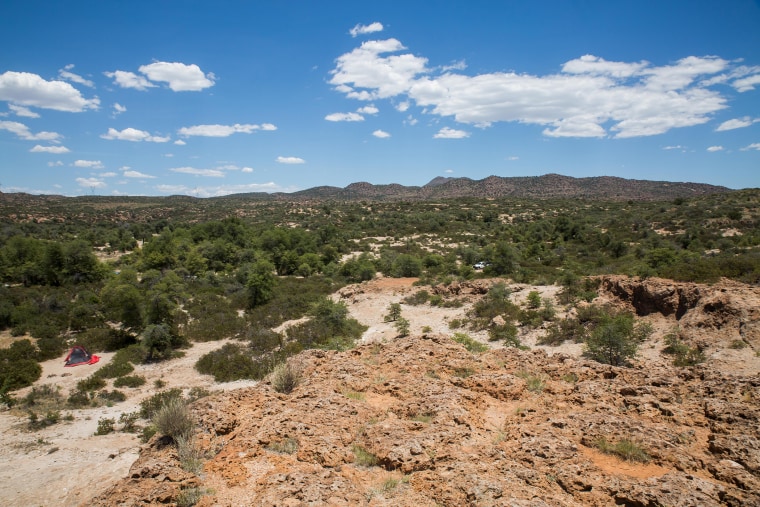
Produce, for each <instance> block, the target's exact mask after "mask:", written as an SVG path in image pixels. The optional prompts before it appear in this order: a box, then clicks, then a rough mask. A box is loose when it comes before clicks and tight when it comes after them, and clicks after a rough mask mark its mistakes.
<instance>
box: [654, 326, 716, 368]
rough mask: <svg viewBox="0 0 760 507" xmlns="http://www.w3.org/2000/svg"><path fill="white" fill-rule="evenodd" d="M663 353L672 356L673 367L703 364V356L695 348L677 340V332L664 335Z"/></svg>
mask: <svg viewBox="0 0 760 507" xmlns="http://www.w3.org/2000/svg"><path fill="white" fill-rule="evenodd" d="M663 352H664V353H666V354H671V355H672V356H673V365H674V366H694V365H697V364H699V363H703V362H705V359H706V358H705V354H704V353H703V352H702V351H701V350H699V349H698V348H696V347H689V346H688V345H687V344H686V343H684V342H682V341H681V340H680V339H679V338H678V331H677V330H676V331H674V332H671V333H668V334H666V335H665V348H664V349H663Z"/></svg>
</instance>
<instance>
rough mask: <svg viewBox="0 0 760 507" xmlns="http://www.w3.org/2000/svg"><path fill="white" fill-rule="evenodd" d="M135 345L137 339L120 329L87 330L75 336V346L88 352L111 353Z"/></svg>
mask: <svg viewBox="0 0 760 507" xmlns="http://www.w3.org/2000/svg"><path fill="white" fill-rule="evenodd" d="M134 343H137V338H136V337H135V336H134V335H133V334H131V333H129V332H127V331H125V330H122V329H113V328H110V327H103V328H89V329H86V330H85V331H83V332H81V333H79V334H78V335H77V344H79V345H82V346H83V347H85V348H86V349H87V350H89V351H90V352H111V351H114V350H117V351H118V350H120V349H123V348H124V347H128V346H129V345H132V344H134Z"/></svg>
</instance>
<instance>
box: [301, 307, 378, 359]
mask: <svg viewBox="0 0 760 507" xmlns="http://www.w3.org/2000/svg"><path fill="white" fill-rule="evenodd" d="M309 314H310V315H311V319H309V320H308V321H306V322H301V323H299V324H296V325H294V326H291V327H289V328H288V330H287V331H286V334H287V336H288V338H289V339H290V340H293V341H295V342H297V343H299V344H300V345H301V346H302V347H303V348H306V349H308V348H324V347H325V345H327V344H328V343H329V342H332V343H336V340H335V338H336V337H340V338H342V340H337V343H343V344H345V343H346V342H353V341H354V340H356V339H358V338H360V337H361V335H362V333H363V332H364V331H366V330H367V326H364V325H362V324H360V323H359V322H358V321H357V320H356V319H353V318H349V317H348V308H347V307H346V305H345V304H344V303H342V302H339V303H336V302H333V301H332V300H330V299H328V298H322V299H320V300H319V301H317V302H316V303H315V304H314V305H313V306H312V308H311V310H310V312H309Z"/></svg>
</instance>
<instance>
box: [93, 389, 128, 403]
mask: <svg viewBox="0 0 760 507" xmlns="http://www.w3.org/2000/svg"><path fill="white" fill-rule="evenodd" d="M98 398H100V399H102V400H105V401H106V402H111V403H121V402H122V401H125V400H126V399H127V395H126V394H124V393H123V392H121V391H118V390H116V389H114V390H113V391H108V390H107V389H104V390H102V391H100V392H99V393H98Z"/></svg>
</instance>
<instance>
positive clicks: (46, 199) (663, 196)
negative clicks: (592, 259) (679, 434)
mask: <svg viewBox="0 0 760 507" xmlns="http://www.w3.org/2000/svg"><path fill="white" fill-rule="evenodd" d="M733 191H734V190H733V189H730V188H728V187H722V186H717V185H709V184H706V183H689V182H671V181H651V180H633V179H626V178H619V177H616V176H593V177H589V178H574V177H572V176H563V175H561V174H545V175H543V176H489V177H487V178H484V179H482V180H473V179H470V178H446V177H442V176H438V177H436V178H433V179H432V180H430V181H429V182H428V183H427V184H425V185H423V186H421V187H420V186H404V185H399V184H398V183H390V184H385V185H375V184H372V183H368V182H366V181H360V182H356V183H351V184H350V185H348V186H347V187H344V188H340V187H334V186H318V187H312V188H309V189H306V190H300V191H298V192H292V193H285V192H277V193H266V192H253V193H245V194H230V195H226V196H220V197H211V198H208V199H209V200H215V199H220V200H233V199H248V200H257V201H272V200H276V201H310V200H317V201H319V200H325V201H327V200H344V201H351V200H420V201H425V200H431V199H453V198H463V197H464V198H468V197H469V198H504V197H511V198H515V199H603V200H647V201H658V200H669V199H675V198H679V197H680V198H689V197H697V196H701V195H709V194H719V193H726V192H733ZM69 199H71V200H75V201H79V202H101V203H104V202H109V203H117V202H122V201H129V202H144V203H148V202H153V203H156V202H162V201H163V202H166V201H164V200H168V202H171V201H194V200H196V199H197V198H196V197H192V196H187V195H170V196H163V197H148V196H78V197H64V196H60V195H29V194H24V193H3V192H0V201H1V202H2V203H3V204H6V205H9V204H12V203H13V202H16V203H18V204H21V203H23V202H36V203H48V204H51V203H54V202H61V201H67V200H69ZM168 202H167V204H168ZM0 207H1V206H0Z"/></svg>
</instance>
